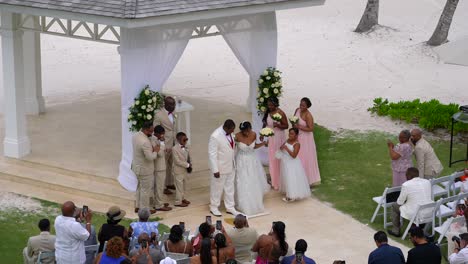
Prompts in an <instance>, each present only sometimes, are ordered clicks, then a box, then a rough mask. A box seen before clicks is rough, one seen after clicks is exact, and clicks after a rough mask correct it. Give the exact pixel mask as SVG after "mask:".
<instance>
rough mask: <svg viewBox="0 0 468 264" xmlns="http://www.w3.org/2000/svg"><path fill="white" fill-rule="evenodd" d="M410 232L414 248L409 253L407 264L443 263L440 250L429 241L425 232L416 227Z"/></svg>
mask: <svg viewBox="0 0 468 264" xmlns="http://www.w3.org/2000/svg"><path fill="white" fill-rule="evenodd" d="M409 232H410V239H411V243H413V245H414V248H412V249H411V250H410V251H408V258H407V260H406V264H440V263H441V261H442V255H441V253H440V248H439V247H438V246H437V245H435V244H434V243H430V242H428V241H427V239H426V237H425V236H424V231H423V230H422V229H421V228H419V227H417V226H415V227H413V228H411V229H410V231H409Z"/></svg>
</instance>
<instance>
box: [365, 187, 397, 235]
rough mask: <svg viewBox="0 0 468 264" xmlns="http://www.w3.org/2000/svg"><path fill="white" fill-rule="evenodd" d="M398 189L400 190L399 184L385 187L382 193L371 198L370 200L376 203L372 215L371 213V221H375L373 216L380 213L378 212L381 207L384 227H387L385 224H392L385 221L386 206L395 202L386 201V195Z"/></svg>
mask: <svg viewBox="0 0 468 264" xmlns="http://www.w3.org/2000/svg"><path fill="white" fill-rule="evenodd" d="M399 191H401V186H397V187H386V188H385V190H384V191H383V193H382V196H377V197H373V198H372V200H373V201H374V202H376V203H377V207H376V208H375V211H374V215H372V218H371V223H373V222H374V221H375V218H376V217H377V215H380V214H378V213H379V211H380V208H381V207H382V208H383V210H384V212H383V220H384V223H383V225H384V228H387V226H390V225H392V224H391V223H387V208H389V207H391V206H392V204H394V203H395V202H390V203H387V200H386V197H387V195H388V194H390V193H395V192H399Z"/></svg>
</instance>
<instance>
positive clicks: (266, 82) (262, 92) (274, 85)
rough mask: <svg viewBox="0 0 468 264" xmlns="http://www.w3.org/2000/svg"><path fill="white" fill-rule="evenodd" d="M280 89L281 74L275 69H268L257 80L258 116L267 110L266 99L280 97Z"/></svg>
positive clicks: (281, 85)
mask: <svg viewBox="0 0 468 264" xmlns="http://www.w3.org/2000/svg"><path fill="white" fill-rule="evenodd" d="M282 88H283V84H282V82H281V72H280V71H278V70H277V69H276V68H273V67H268V68H267V69H266V70H265V71H264V72H263V74H262V75H261V76H260V78H259V79H258V88H257V109H258V113H259V114H263V113H265V111H266V110H267V106H268V104H267V100H268V98H270V97H276V98H278V97H280V96H281V94H282Z"/></svg>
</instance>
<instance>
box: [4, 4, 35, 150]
mask: <svg viewBox="0 0 468 264" xmlns="http://www.w3.org/2000/svg"><path fill="white" fill-rule="evenodd" d="M17 19H18V15H17V14H13V13H9V12H2V13H1V22H2V60H3V89H4V97H3V98H4V103H5V108H4V109H5V112H4V118H5V121H4V122H5V138H4V140H3V148H4V155H5V156H8V157H13V158H21V157H23V156H25V155H27V154H28V153H29V152H30V151H31V144H30V142H29V138H28V135H27V131H26V116H25V101H26V100H25V95H26V92H25V89H24V64H23V32H22V31H18V30H17V23H16V22H17Z"/></svg>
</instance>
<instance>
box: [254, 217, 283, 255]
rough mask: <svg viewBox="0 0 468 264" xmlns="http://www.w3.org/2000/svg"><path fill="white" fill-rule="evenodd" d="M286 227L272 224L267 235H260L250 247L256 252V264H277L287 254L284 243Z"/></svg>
mask: <svg viewBox="0 0 468 264" xmlns="http://www.w3.org/2000/svg"><path fill="white" fill-rule="evenodd" d="M285 229H286V225H285V224H284V223H283V222H281V221H278V222H273V225H272V228H271V231H270V233H268V235H261V236H260V237H259V238H258V239H257V242H255V244H254V245H253V247H252V251H253V252H257V253H258V255H257V260H256V263H257V264H268V263H279V259H280V257H282V256H285V255H286V254H287V253H288V243H286V233H285Z"/></svg>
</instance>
